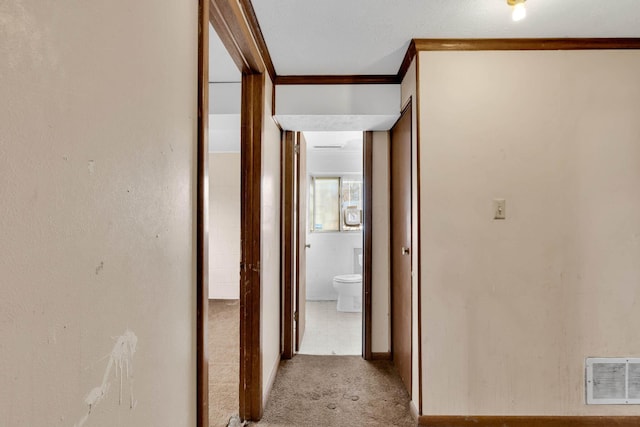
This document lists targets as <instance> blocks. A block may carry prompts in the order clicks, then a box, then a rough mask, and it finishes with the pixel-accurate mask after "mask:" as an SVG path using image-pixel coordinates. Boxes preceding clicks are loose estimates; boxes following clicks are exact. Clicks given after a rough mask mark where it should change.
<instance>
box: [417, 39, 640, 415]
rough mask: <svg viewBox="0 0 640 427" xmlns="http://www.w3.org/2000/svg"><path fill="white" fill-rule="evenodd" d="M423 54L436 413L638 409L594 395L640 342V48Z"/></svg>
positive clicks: (426, 315) (425, 228)
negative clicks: (604, 402)
mask: <svg viewBox="0 0 640 427" xmlns="http://www.w3.org/2000/svg"><path fill="white" fill-rule="evenodd" d="M419 64H420V68H419V70H420V72H419V77H420V120H421V122H420V129H421V132H422V134H421V139H420V143H421V159H420V161H421V171H422V175H421V191H422V193H421V197H422V200H421V202H422V205H421V227H422V228H421V233H422V234H421V239H422V254H421V255H422V256H421V263H422V271H423V276H422V297H423V300H422V308H423V313H422V316H423V317H422V319H423V325H422V332H423V337H422V339H423V342H424V353H423V356H424V357H423V364H424V384H425V387H424V393H425V395H424V403H425V405H424V412H425V413H426V414H478V415H480V414H525V415H528V414H531V415H537V414H551V415H556V414H557V415H574V414H577V415H583V414H585V415H586V414H590V415H599V414H629V415H638V414H640V408H639V407H638V406H626V407H625V406H586V405H585V404H584V400H585V398H584V395H585V392H584V359H585V358H586V357H588V356H601V357H608V356H618V357H624V356H635V357H638V356H640V336H639V335H638V333H637V330H636V325H638V324H639V323H640V301H639V300H638V297H639V294H638V290H639V289H640V287H639V284H640V263H639V262H638V260H639V259H640V191H638V183H640V121H639V120H638V117H640V79H639V77H638V76H640V52H637V51H570V52H567V51H565V52H430V53H426V52H424V53H421V54H420V56H419ZM494 198H504V199H506V215H507V218H506V220H504V221H494V220H493V219H492V218H493V208H492V200H493V199H494Z"/></svg>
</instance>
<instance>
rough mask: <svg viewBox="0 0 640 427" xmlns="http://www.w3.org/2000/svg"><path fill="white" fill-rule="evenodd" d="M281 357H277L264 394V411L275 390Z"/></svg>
mask: <svg viewBox="0 0 640 427" xmlns="http://www.w3.org/2000/svg"><path fill="white" fill-rule="evenodd" d="M280 357H281V355H278V357H276V363H274V365H273V366H272V367H271V375H269V380H268V382H267V388H266V389H265V391H264V393H262V410H263V411H264V408H266V406H267V400H268V399H269V395H270V394H271V389H272V388H273V383H274V382H275V381H276V375H277V374H278V367H279V366H280Z"/></svg>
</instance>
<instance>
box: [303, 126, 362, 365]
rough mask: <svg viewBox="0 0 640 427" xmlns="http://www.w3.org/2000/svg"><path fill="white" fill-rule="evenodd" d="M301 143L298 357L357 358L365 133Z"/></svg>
mask: <svg viewBox="0 0 640 427" xmlns="http://www.w3.org/2000/svg"><path fill="white" fill-rule="evenodd" d="M302 139H303V140H304V141H305V142H306V153H303V154H305V155H306V156H305V157H306V171H304V173H301V174H300V176H299V185H300V191H299V193H300V194H301V197H304V200H301V205H302V206H304V205H306V209H305V210H304V212H301V216H302V215H304V217H305V219H306V221H301V223H306V227H305V229H304V231H303V232H304V235H300V240H302V239H304V243H305V244H304V256H301V257H300V262H303V261H304V265H300V274H304V276H305V277H304V281H303V282H304V283H305V285H304V286H303V287H301V288H299V292H300V295H297V300H304V310H298V316H302V315H304V317H305V318H304V323H303V324H304V334H300V341H299V343H298V344H299V345H298V347H297V351H298V353H300V354H314V355H361V354H362V348H363V346H362V336H363V333H362V331H363V327H362V325H363V316H362V313H363V285H362V283H363V280H362V277H363V275H362V273H363V268H362V265H363V257H364V251H363V230H364V227H363V223H364V218H365V217H364V179H363V177H364V175H363V132H303V135H302ZM301 219H302V218H301ZM301 233H302V230H301ZM303 292H304V294H303ZM299 306H302V304H299ZM300 323H302V322H300Z"/></svg>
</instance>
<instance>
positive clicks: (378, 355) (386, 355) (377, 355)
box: [371, 351, 391, 360]
mask: <svg viewBox="0 0 640 427" xmlns="http://www.w3.org/2000/svg"><path fill="white" fill-rule="evenodd" d="M371 360H391V353H390V352H388V351H387V352H384V353H371Z"/></svg>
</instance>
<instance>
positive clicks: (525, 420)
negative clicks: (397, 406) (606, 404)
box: [418, 415, 640, 427]
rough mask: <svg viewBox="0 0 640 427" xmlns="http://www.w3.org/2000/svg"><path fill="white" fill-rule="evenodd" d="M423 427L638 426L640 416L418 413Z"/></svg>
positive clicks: (420, 424)
mask: <svg viewBox="0 0 640 427" xmlns="http://www.w3.org/2000/svg"><path fill="white" fill-rule="evenodd" d="M418 425H419V426H423V427H466V426H473V427H638V426H640V417H609V416H607V417H594V416H585V417H579V416H567V417H562V416H463V415H460V416H456V415H453V416H447V415H420V416H419V417H418Z"/></svg>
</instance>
